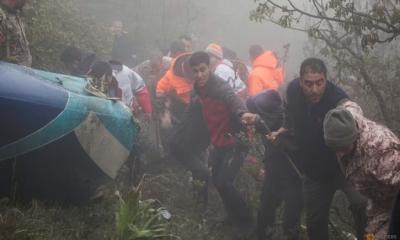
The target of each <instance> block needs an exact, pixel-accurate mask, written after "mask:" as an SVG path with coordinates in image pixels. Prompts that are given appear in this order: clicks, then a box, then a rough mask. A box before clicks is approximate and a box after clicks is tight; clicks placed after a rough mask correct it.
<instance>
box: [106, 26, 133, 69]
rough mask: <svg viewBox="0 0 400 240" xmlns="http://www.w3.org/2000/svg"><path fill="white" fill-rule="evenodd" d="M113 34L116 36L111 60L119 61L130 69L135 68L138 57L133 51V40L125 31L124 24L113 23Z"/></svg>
mask: <svg viewBox="0 0 400 240" xmlns="http://www.w3.org/2000/svg"><path fill="white" fill-rule="evenodd" d="M111 33H112V34H113V36H114V42H113V47H112V51H111V59H113V60H116V61H119V62H121V63H123V64H124V65H126V66H128V67H130V68H131V67H133V66H135V60H136V57H137V56H136V55H135V52H134V49H133V40H132V39H131V38H130V37H129V35H128V32H127V31H126V30H125V29H124V25H123V23H122V22H121V21H119V20H115V21H113V22H112V25H111Z"/></svg>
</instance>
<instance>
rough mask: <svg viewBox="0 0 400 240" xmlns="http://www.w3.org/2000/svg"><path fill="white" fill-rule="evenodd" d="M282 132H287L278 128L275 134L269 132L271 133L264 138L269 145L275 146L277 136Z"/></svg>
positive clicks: (277, 139)
mask: <svg viewBox="0 0 400 240" xmlns="http://www.w3.org/2000/svg"><path fill="white" fill-rule="evenodd" d="M284 132H287V129H286V128H280V129H278V130H277V131H275V132H271V133H269V134H267V135H266V136H265V137H266V138H267V140H268V141H269V142H270V143H272V144H274V145H276V144H278V141H279V136H280V135H281V134H282V133H284Z"/></svg>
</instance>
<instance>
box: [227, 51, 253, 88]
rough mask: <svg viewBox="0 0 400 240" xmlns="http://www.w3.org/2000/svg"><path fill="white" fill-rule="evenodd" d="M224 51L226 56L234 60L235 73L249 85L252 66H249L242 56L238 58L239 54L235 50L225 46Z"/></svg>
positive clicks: (231, 60)
mask: <svg viewBox="0 0 400 240" xmlns="http://www.w3.org/2000/svg"><path fill="white" fill-rule="evenodd" d="M223 51H224V58H225V59H228V60H229V61H230V62H232V64H233V70H234V71H235V74H236V75H237V76H239V78H240V79H241V80H242V81H243V83H244V85H245V86H246V87H247V86H248V78H249V72H250V71H251V67H249V66H247V65H246V64H245V63H244V62H243V61H242V60H241V59H240V58H238V56H237V54H236V53H235V52H234V51H233V50H231V49H229V48H226V47H224V48H223Z"/></svg>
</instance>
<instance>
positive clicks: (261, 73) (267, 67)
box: [248, 51, 284, 96]
mask: <svg viewBox="0 0 400 240" xmlns="http://www.w3.org/2000/svg"><path fill="white" fill-rule="evenodd" d="M283 79H284V72H283V69H282V67H280V66H279V62H278V59H277V58H276V55H275V54H274V53H273V52H271V51H266V52H265V53H263V54H261V55H260V56H258V57H257V58H256V59H255V60H254V61H253V70H252V71H251V72H250V74H249V78H248V92H249V95H250V96H254V95H256V94H258V93H260V92H262V91H263V90H267V89H275V90H277V89H278V88H279V87H280V86H281V85H282V83H283Z"/></svg>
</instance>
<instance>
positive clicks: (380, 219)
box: [324, 101, 400, 240]
mask: <svg viewBox="0 0 400 240" xmlns="http://www.w3.org/2000/svg"><path fill="white" fill-rule="evenodd" d="M324 132H325V135H324V138H325V142H326V144H327V145H328V146H330V147H331V148H333V149H335V150H336V154H337V156H338V159H339V162H340V165H341V168H342V170H343V172H344V173H345V175H346V177H347V178H348V179H349V180H350V182H351V183H353V185H354V186H355V188H356V189H357V190H359V191H360V192H361V193H362V194H364V195H365V196H366V197H368V198H369V206H368V213H367V215H368V218H369V219H368V226H367V233H370V234H372V235H373V236H374V237H375V239H378V240H379V239H387V237H388V236H387V230H388V225H389V218H390V216H389V215H390V209H391V206H392V202H393V200H394V199H395V195H396V193H397V191H398V190H399V188H400V140H399V139H398V138H397V136H396V135H395V134H394V133H393V132H391V131H390V130H389V129H388V128H386V127H384V126H382V125H379V124H377V123H375V122H373V121H371V120H369V119H367V118H365V117H364V116H363V112H362V110H361V108H360V107H359V106H358V105H357V104H356V103H354V102H351V101H345V102H344V103H342V104H340V105H339V106H338V107H337V108H336V109H333V110H331V111H330V112H328V114H327V115H326V117H325V121H324ZM397 237H398V238H396V239H400V236H397Z"/></svg>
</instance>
